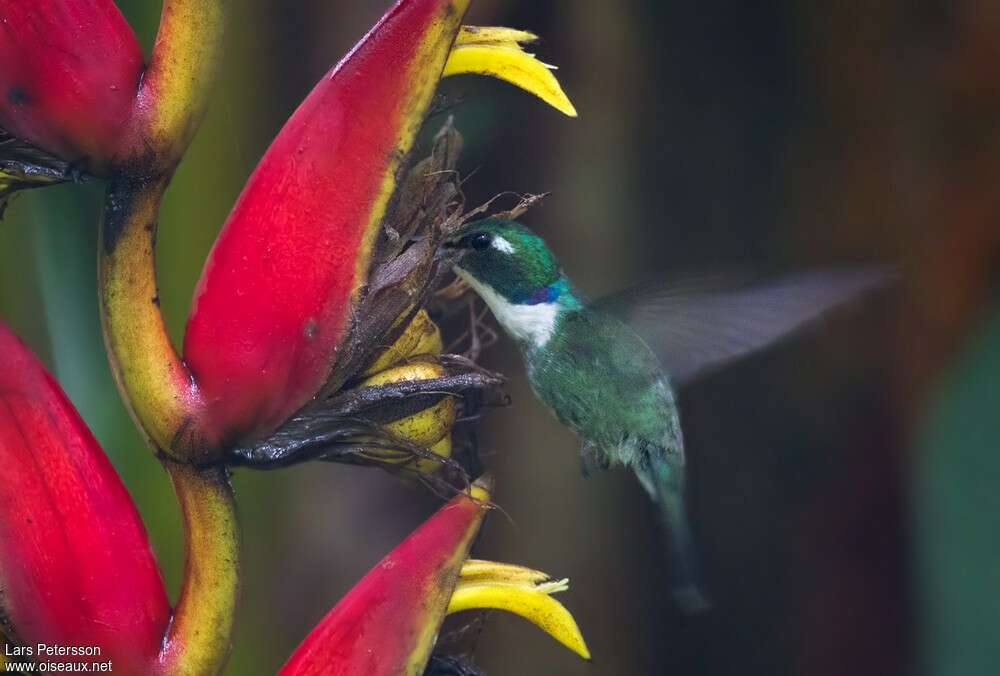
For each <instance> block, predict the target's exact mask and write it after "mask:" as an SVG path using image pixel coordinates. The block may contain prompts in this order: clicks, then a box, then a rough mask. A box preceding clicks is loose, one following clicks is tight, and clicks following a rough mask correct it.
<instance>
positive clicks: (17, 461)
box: [0, 324, 170, 674]
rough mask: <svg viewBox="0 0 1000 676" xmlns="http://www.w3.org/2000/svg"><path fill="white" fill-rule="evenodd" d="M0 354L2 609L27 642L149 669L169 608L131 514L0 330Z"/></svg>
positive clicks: (93, 448) (53, 391)
mask: <svg viewBox="0 0 1000 676" xmlns="http://www.w3.org/2000/svg"><path fill="white" fill-rule="evenodd" d="M0 355H2V358H3V361H2V362H0V467H2V468H3V481H0V603H2V611H3V612H4V614H5V615H6V617H7V618H9V619H10V621H11V624H12V627H13V630H14V635H15V636H16V638H17V639H18V640H19V641H20V642H21V643H23V644H25V645H28V646H34V645H35V644H37V643H46V644H50V645H61V646H88V647H97V648H99V649H100V652H101V654H100V655H95V656H93V657H90V658H80V659H81V661H83V660H84V659H88V660H92V661H95V662H102V661H107V660H111V661H112V662H113V664H114V671H115V673H128V674H132V673H134V674H143V673H149V672H150V668H151V665H153V664H154V663H155V660H156V656H157V654H158V653H159V651H160V645H161V643H162V641H163V635H164V632H165V630H166V628H167V623H168V620H169V616H170V608H169V606H168V603H167V597H166V593H165V591H164V588H163V582H162V580H161V577H160V572H159V569H158V568H157V565H156V561H155V560H154V558H153V554H152V552H151V550H150V547H149V542H148V540H147V536H146V532H145V530H144V528H143V525H142V522H141V521H140V519H139V514H138V513H137V512H136V509H135V507H134V505H133V504H132V500H131V498H130V497H129V495H128V492H127V491H126V490H125V487H124V486H123V485H122V482H121V480H120V479H119V478H118V475H117V474H116V473H115V470H114V468H113V467H112V466H111V463H110V462H109V461H108V459H107V457H106V456H105V455H104V453H103V451H101V448H100V446H98V444H97V442H96V441H95V440H94V437H93V436H92V435H91V434H90V432H89V431H88V430H87V427H86V426H85V425H84V423H83V421H82V420H81V419H80V416H79V415H78V414H77V413H76V411H75V410H74V408H73V406H72V404H70V402H69V401H68V400H67V398H66V396H65V395H64V394H63V392H62V390H61V389H60V388H59V386H58V385H57V384H56V383H55V381H54V380H53V379H52V378H51V377H50V376H49V375H48V374H47V373H46V372H45V371H44V369H43V367H42V365H41V364H40V363H39V362H38V361H37V360H36V359H35V357H34V356H33V355H32V354H31V353H30V352H29V351H28V349H27V348H26V347H25V346H24V345H23V344H22V343H21V342H20V340H18V339H17V338H16V337H15V336H14V335H13V334H12V333H10V331H9V330H8V329H7V328H6V327H4V326H3V325H2V324H0ZM34 659H35V660H36V661H57V662H66V661H67V658H66V657H65V656H63V657H56V656H45V655H36V656H35V657H34ZM73 659H74V660H76V659H77V658H73Z"/></svg>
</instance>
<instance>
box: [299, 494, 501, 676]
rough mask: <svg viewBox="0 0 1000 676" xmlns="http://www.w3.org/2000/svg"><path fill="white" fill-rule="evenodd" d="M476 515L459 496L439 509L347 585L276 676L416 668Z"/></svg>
mask: <svg viewBox="0 0 1000 676" xmlns="http://www.w3.org/2000/svg"><path fill="white" fill-rule="evenodd" d="M474 491H475V493H476V494H477V496H476V497H477V498H486V497H488V496H487V495H486V493H485V491H482V490H481V489H478V488H476V489H474ZM484 512H485V503H483V502H477V500H474V499H472V498H470V497H469V496H467V495H464V494H463V495H459V496H457V497H455V498H454V499H452V501H451V502H449V503H448V504H447V505H445V506H444V507H442V508H441V509H439V510H438V511H437V513H436V514H435V515H434V516H432V517H431V518H430V519H428V520H427V521H426V522H424V524H423V525H422V526H420V527H419V528H418V529H417V530H415V531H413V533H411V534H410V536H409V537H407V538H406V539H405V540H403V542H402V543H401V544H400V545H399V546H398V547H396V548H395V549H394V550H392V552H390V553H389V555H388V556H386V557H385V558H384V559H382V561H380V562H379V563H378V565H376V566H375V567H374V568H372V569H371V571H369V572H368V574H367V575H365V576H364V578H362V579H361V581H360V582H358V583H357V584H356V585H354V587H353V588H352V589H351V591H349V592H348V593H347V595H346V596H345V597H344V598H342V599H341V600H340V602H339V603H338V604H337V605H336V606H335V607H334V609H333V610H331V611H330V612H329V614H327V616H326V617H324V618H323V620H322V621H321V622H320V623H319V625H318V626H317V627H316V628H315V629H314V630H313V631H312V633H311V634H309V636H308V637H306V639H305V641H303V642H302V644H301V645H300V646H299V647H298V648H297V649H296V651H295V653H294V654H293V655H292V656H291V658H290V659H289V660H288V662H287V663H286V664H285V666H284V667H283V668H282V670H281V672H280V673H281V676H322V675H324V674H331V675H332V674H336V675H337V676H353V675H355V674H356V675H357V676H397V675H398V674H421V673H423V670H424V666H425V665H426V664H427V660H428V658H429V657H430V653H431V649H432V648H433V647H434V641H435V639H436V638H437V633H438V629H439V628H440V626H441V622H442V620H443V619H444V616H445V612H446V611H447V609H448V602H449V600H450V599H451V594H452V591H453V590H454V588H455V584H456V582H457V580H458V575H459V572H460V571H461V567H462V564H463V563H464V562H465V559H466V557H467V556H468V552H469V547H470V546H471V544H472V539H473V537H474V536H475V534H476V532H477V531H478V530H479V526H480V524H481V522H482V518H483V513H484Z"/></svg>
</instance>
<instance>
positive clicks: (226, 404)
mask: <svg viewBox="0 0 1000 676" xmlns="http://www.w3.org/2000/svg"><path fill="white" fill-rule="evenodd" d="M467 6H468V0H400V2H397V3H396V5H394V6H393V7H392V8H391V9H390V10H389V11H388V12H387V13H386V15H385V16H384V17H383V18H382V20H381V21H380V22H379V23H378V24H377V25H376V26H375V27H374V28H373V29H372V30H371V32H370V33H369V34H368V35H367V36H365V37H364V38H363V39H362V41H361V42H360V43H359V44H358V45H357V46H356V47H355V48H354V50H352V51H351V52H350V54H348V56H347V57H345V58H344V60H343V61H341V62H340V63H339V64H338V65H337V66H336V67H335V68H334V69H333V70H332V71H331V72H330V73H329V74H328V75H327V76H326V77H324V78H323V79H322V80H321V81H320V83H319V84H318V85H317V86H316V88H315V89H314V90H313V91H312V93H311V94H310V95H309V96H308V97H307V98H306V100H305V101H304V102H303V103H302V105H301V106H299V108H298V110H296V111H295V113H294V115H293V116H292V117H291V119H289V121H288V122H287V123H286V124H285V126H284V128H283V129H282V130H281V132H280V134H279V135H278V137H277V138H276V139H275V141H274V143H273V144H272V145H271V147H270V148H269V149H268V151H267V153H266V154H265V155H264V157H263V159H262V160H261V161H260V164H259V165H258V166H257V169H256V171H255V172H254V174H253V175H252V176H251V177H250V180H249V181H248V183H247V185H246V187H245V188H244V190H243V193H242V195H240V198H239V201H238V202H237V203H236V206H235V208H234V209H233V211H232V213H231V214H230V216H229V219H228V220H227V222H226V224H225V226H224V227H223V230H222V233H221V235H220V236H219V239H218V240H217V241H216V243H215V247H214V248H213V250H212V253H211V255H210V257H209V260H208V263H207V264H206V266H205V270H204V272H203V274H202V278H201V282H200V284H199V286H198V289H197V292H196V294H195V303H194V308H193V311H192V314H191V317H190V320H189V322H188V326H187V334H186V336H185V341H184V352H185V358H186V360H187V363H188V365H189V366H190V368H191V371H192V373H193V374H194V376H195V379H196V381H197V383H198V385H199V387H200V389H201V391H202V393H203V394H204V397H205V400H206V402H207V404H208V406H209V424H210V425H213V426H215V427H216V432H217V433H219V434H221V435H223V436H229V437H232V438H236V439H238V440H245V439H247V438H253V437H259V436H262V435H264V434H267V433H268V432H270V431H273V430H274V429H275V428H276V427H277V426H278V425H279V424H280V423H282V422H283V421H284V420H285V419H287V418H288V417H289V415H290V414H292V413H293V412H295V411H296V410H297V409H299V408H300V407H301V406H302V405H303V404H304V403H306V402H307V401H308V400H309V399H310V398H312V397H313V396H314V395H315V394H316V393H317V391H318V390H319V388H320V387H321V386H322V385H323V383H324V382H325V381H326V379H327V377H328V376H329V373H330V369H331V365H332V364H333V362H334V360H335V352H336V349H337V346H338V344H339V342H340V340H341V338H342V336H343V334H344V331H345V327H346V323H347V321H348V319H349V316H350V312H351V309H352V304H353V301H354V300H355V299H356V297H357V292H358V289H359V287H360V286H361V285H362V284H363V283H364V281H365V280H366V277H367V273H368V267H369V259H370V251H371V248H372V244H373V240H374V237H375V233H376V232H377V229H378V225H379V223H380V220H381V218H382V216H383V215H384V213H385V210H386V206H387V204H388V201H389V199H390V197H391V195H392V192H393V189H394V187H395V180H396V173H397V171H398V170H399V167H400V164H401V162H402V160H403V159H404V157H405V156H406V154H407V153H408V152H409V150H410V147H411V145H412V142H413V138H414V136H415V134H416V132H417V131H418V129H419V127H420V125H421V123H422V121H423V118H424V115H425V114H426V111H427V107H428V105H429V104H430V100H431V97H432V95H433V92H434V88H435V87H436V85H437V81H438V79H439V77H440V74H441V71H442V69H443V67H444V63H445V60H446V58H447V55H448V52H449V50H450V48H451V45H452V42H453V41H454V37H455V34H456V33H457V31H458V27H459V23H460V21H461V17H462V15H463V14H464V12H465V9H466V7H467Z"/></svg>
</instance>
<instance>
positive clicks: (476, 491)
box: [469, 474, 493, 502]
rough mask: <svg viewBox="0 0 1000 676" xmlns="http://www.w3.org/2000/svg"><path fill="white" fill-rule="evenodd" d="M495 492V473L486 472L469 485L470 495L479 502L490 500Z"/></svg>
mask: <svg viewBox="0 0 1000 676" xmlns="http://www.w3.org/2000/svg"><path fill="white" fill-rule="evenodd" d="M492 492H493V475H492V474H484V475H482V476H481V477H479V478H478V479H476V480H475V481H473V482H472V485H471V486H470V487H469V497H471V498H472V499H473V500H478V501H479V502H489V501H490V497H491V495H490V494H491V493H492Z"/></svg>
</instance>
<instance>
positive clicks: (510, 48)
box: [443, 26, 577, 117]
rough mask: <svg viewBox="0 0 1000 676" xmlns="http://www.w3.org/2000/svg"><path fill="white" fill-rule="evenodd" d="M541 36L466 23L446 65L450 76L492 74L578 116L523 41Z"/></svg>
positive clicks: (564, 94)
mask: <svg viewBox="0 0 1000 676" xmlns="http://www.w3.org/2000/svg"><path fill="white" fill-rule="evenodd" d="M537 40H538V36H537V35H535V34H534V33H529V32H527V31H520V30H515V29H513V28H500V27H486V26H462V29H461V30H460V31H459V33H458V37H457V38H456V40H455V45H454V46H453V47H452V50H451V54H449V55H448V61H447V63H446V64H445V66H444V73H443V76H444V77H448V76H449V75H465V74H476V75H489V76H491V77H495V78H498V79H500V80H503V81H504V82H509V83H510V84H512V85H514V86H516V87H520V88H521V89H523V90H525V91H526V92H529V93H531V94H534V95H535V96H537V97H538V98H540V99H541V100H542V101H545V102H546V103H547V104H549V105H550V106H552V107H553V108H555V109H556V110H558V111H560V112H562V113H564V114H566V115H569V116H570V117H576V114H577V113H576V108H574V107H573V104H572V103H571V102H570V100H569V97H568V96H566V92H564V91H563V89H562V87H561V86H560V84H559V81H558V80H557V79H556V77H555V75H553V74H552V70H554V69H555V67H554V66H549V65H546V64H544V63H542V62H541V61H539V60H538V59H537V58H535V55H534V54H530V53H528V52H525V51H524V49H523V48H522V47H521V45H523V44H529V43H532V42H536V41H537Z"/></svg>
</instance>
